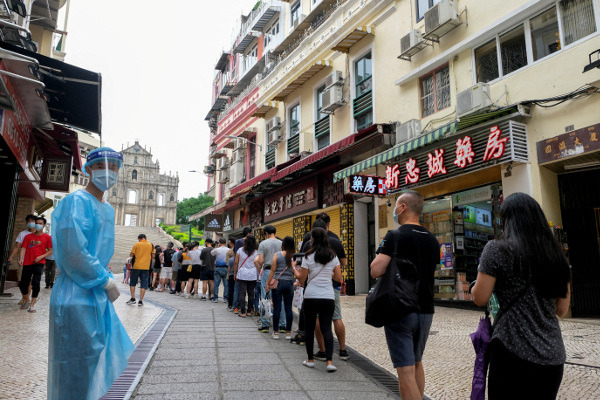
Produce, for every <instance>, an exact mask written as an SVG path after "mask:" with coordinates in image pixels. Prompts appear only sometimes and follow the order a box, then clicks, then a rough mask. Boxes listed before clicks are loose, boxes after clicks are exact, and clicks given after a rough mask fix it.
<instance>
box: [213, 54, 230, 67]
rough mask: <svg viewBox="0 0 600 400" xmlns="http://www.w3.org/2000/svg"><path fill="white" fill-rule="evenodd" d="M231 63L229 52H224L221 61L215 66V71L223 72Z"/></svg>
mask: <svg viewBox="0 0 600 400" xmlns="http://www.w3.org/2000/svg"><path fill="white" fill-rule="evenodd" d="M228 61H229V52H228V51H224V52H222V53H221V57H219V61H217V65H215V69H216V70H219V71H223V68H225V67H226V66H227V63H228Z"/></svg>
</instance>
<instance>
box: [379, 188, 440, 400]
mask: <svg viewBox="0 0 600 400" xmlns="http://www.w3.org/2000/svg"><path fill="white" fill-rule="evenodd" d="M422 212H423V196H421V194H420V193H418V192H416V191H414V190H407V191H405V192H403V193H402V195H401V196H400V197H398V200H397V201H396V207H395V208H394V219H395V220H396V221H397V222H398V223H399V224H400V228H398V230H397V233H396V238H397V240H398V242H397V251H396V257H397V258H399V259H407V260H409V261H412V262H413V263H414V264H415V265H416V266H417V270H418V271H419V293H418V303H419V307H420V311H419V313H411V314H408V315H405V316H403V317H402V318H401V319H400V320H399V321H398V322H395V323H393V324H389V325H385V326H384V329H385V337H386V341H387V345H388V350H389V352H390V357H391V358H392V362H393V363H394V367H395V368H396V371H397V372H398V386H399V387H400V396H401V397H402V398H403V399H407V400H408V399H422V398H423V392H424V388H425V371H424V370H423V363H422V362H421V360H422V358H423V351H424V350H425V344H426V343H427V337H428V336H429V329H430V327H431V322H432V321H433V282H434V272H435V267H436V265H437V264H439V263H440V245H439V243H438V241H437V239H436V238H435V236H433V235H432V234H431V233H429V231H428V230H427V229H425V228H424V227H422V226H421V225H420V224H419V218H420V216H421V213H422ZM393 254H394V233H393V232H392V231H388V233H387V234H386V235H385V238H384V239H383V241H382V242H381V244H380V245H379V248H378V249H377V257H375V259H374V260H373V262H372V263H371V276H372V277H373V278H378V277H380V276H382V275H383V274H384V273H385V271H386V269H387V267H388V264H389V263H390V261H391V259H392V256H393Z"/></svg>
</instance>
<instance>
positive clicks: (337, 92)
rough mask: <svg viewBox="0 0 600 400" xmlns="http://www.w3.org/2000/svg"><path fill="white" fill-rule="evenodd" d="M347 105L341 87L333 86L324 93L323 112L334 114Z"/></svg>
mask: <svg viewBox="0 0 600 400" xmlns="http://www.w3.org/2000/svg"><path fill="white" fill-rule="evenodd" d="M345 104H346V102H345V101H344V99H343V93H342V87H341V86H332V87H330V88H329V89H327V90H326V91H324V92H323V107H322V108H321V111H323V112H333V111H334V110H336V109H338V108H340V107H342V106H344V105H345Z"/></svg>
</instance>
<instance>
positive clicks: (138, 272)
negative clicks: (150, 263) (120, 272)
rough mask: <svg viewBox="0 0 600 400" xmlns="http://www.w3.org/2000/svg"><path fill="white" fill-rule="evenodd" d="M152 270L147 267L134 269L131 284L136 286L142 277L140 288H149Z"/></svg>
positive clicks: (130, 279)
mask: <svg viewBox="0 0 600 400" xmlns="http://www.w3.org/2000/svg"><path fill="white" fill-rule="evenodd" d="M149 276H150V271H148V270H147V269H132V270H131V276H130V277H129V286H133V287H136V285H137V283H138V278H139V279H140V288H142V289H148V277H149Z"/></svg>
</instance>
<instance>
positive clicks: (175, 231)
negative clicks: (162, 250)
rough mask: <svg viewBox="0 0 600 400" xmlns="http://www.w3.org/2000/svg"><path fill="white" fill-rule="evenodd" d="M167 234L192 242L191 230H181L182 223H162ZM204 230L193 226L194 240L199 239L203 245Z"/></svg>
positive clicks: (181, 240)
mask: <svg viewBox="0 0 600 400" xmlns="http://www.w3.org/2000/svg"><path fill="white" fill-rule="evenodd" d="M160 226H161V227H162V228H163V229H164V230H165V232H167V234H169V235H171V236H173V238H174V239H175V240H178V241H180V242H190V231H189V230H185V231H183V232H182V231H181V225H165V224H161V225H160ZM203 236H204V231H202V230H200V229H198V228H197V227H194V226H192V241H194V240H197V241H198V242H199V243H200V244H201V245H202V244H204V239H203Z"/></svg>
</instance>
